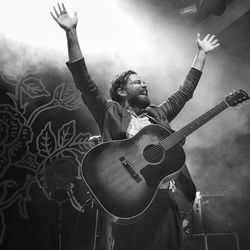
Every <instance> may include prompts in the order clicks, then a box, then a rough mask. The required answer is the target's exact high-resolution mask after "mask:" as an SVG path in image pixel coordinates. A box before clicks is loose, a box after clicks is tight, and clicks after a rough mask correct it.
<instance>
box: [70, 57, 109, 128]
mask: <svg viewBox="0 0 250 250" xmlns="http://www.w3.org/2000/svg"><path fill="white" fill-rule="evenodd" d="M66 64H67V66H68V68H69V70H70V72H71V73H72V76H73V79H74V82H75V85H76V88H77V89H79V90H80V92H81V94H82V100H83V102H84V103H85V105H86V106H87V107H88V109H89V111H90V113H91V114H92V116H93V117H94V119H95V121H96V122H97V124H98V126H99V128H100V130H101V131H102V127H103V121H104V116H105V113H106V110H107V108H108V101H107V100H106V98H105V97H104V95H103V94H102V92H101V91H100V89H99V87H98V86H97V85H96V84H95V82H94V81H93V80H92V79H91V77H90V75H89V73H88V70H87V67H86V64H85V60H84V58H81V59H79V60H77V61H74V62H67V63H66Z"/></svg>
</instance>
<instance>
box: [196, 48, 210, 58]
mask: <svg viewBox="0 0 250 250" xmlns="http://www.w3.org/2000/svg"><path fill="white" fill-rule="evenodd" d="M207 53H208V51H205V50H204V49H198V51H197V55H198V56H203V57H205V56H206V55H207Z"/></svg>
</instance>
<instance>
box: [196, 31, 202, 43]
mask: <svg viewBox="0 0 250 250" xmlns="http://www.w3.org/2000/svg"><path fill="white" fill-rule="evenodd" d="M200 38H201V34H200V33H199V32H198V33H197V35H196V41H200Z"/></svg>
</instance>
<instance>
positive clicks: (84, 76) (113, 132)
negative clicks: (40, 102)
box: [51, 4, 219, 250]
mask: <svg viewBox="0 0 250 250" xmlns="http://www.w3.org/2000/svg"><path fill="white" fill-rule="evenodd" d="M51 15H52V17H53V18H54V19H55V21H56V22H57V23H58V24H59V25H60V27H61V28H63V29H64V30H65V31H66V36H67V42H68V53H69V62H68V63H67V65H68V67H69V69H70V71H71V73H72V75H73V78H74V81H75V84H76V87H77V88H78V89H79V90H80V91H81V93H82V99H83V101H84V103H85V104H86V105H87V107H88V109H89V111H90V112H91V114H92V115H93V117H94V119H95V121H96V122H97V124H98V126H99V129H100V132H101V134H102V137H103V141H104V142H105V141H110V140H117V139H125V138H130V137H132V136H134V135H135V134H136V133H137V132H138V131H139V130H140V129H141V128H143V127H144V126H146V125H149V124H151V123H156V124H160V125H162V126H165V127H166V128H167V129H170V125H169V122H171V121H172V120H173V119H174V118H175V117H176V115H177V114H178V113H179V112H180V110H181V109H182V108H183V106H184V105H185V103H186V102H187V101H188V100H189V99H190V98H191V97H192V95H193V92H194V90H195V88H196V86H197V84H198V81H199V79H200V77H201V73H202V70H203V67H204V63H205V59H206V56H207V53H208V52H209V51H211V50H213V49H215V48H216V47H218V46H219V43H218V40H217V39H215V36H214V35H212V36H210V35H207V36H206V37H205V38H204V39H203V40H201V39H200V34H198V35H197V39H196V42H197V45H198V50H197V54H196V56H195V59H194V61H193V64H192V67H191V69H190V71H189V73H188V75H187V76H186V78H185V81H184V83H183V84H182V85H181V86H180V87H179V90H178V91H176V92H175V93H173V94H172V95H171V96H170V97H169V98H168V99H167V100H166V101H165V102H163V103H162V104H160V105H158V106H155V105H151V104H150V100H149V98H148V90H147V85H146V84H145V83H144V82H143V81H142V79H141V78H140V76H138V75H137V74H136V73H135V72H134V71H131V70H129V71H126V72H123V73H121V74H120V75H117V76H116V77H115V78H114V79H113V80H112V81H111V83H110V96H111V98H112V100H111V101H110V100H107V99H106V98H105V97H104V96H103V94H102V92H101V91H100V90H99V88H98V87H97V85H96V84H95V83H94V82H93V80H92V79H91V77H90V76H89V73H88V71H87V68H86V65H85V61H84V58H83V55H82V52H81V49H80V46H79V42H78V38H77V32H76V26H77V21H78V19H77V14H76V12H75V14H74V17H70V16H69V15H68V14H67V11H66V9H65V6H64V5H63V4H62V5H59V4H58V8H57V9H56V8H55V7H54V13H51ZM111 157H112V156H111ZM175 184H176V187H175ZM175 188H177V189H178V188H179V189H181V190H182V192H183V194H184V197H186V199H187V200H189V201H192V200H193V199H194V197H195V186H194V184H193V182H192V179H191V177H190V175H189V172H188V170H187V168H186V167H184V168H183V171H182V173H181V174H180V175H179V176H178V178H177V179H176V180H175V181H170V182H167V183H165V184H164V183H163V184H162V185H161V187H160V191H159V192H158V194H157V196H156V198H155V200H154V202H153V204H152V205H151V207H150V208H149V209H148V210H149V211H148V212H147V214H146V215H145V216H144V217H143V218H142V219H141V220H140V221H138V222H137V223H135V224H132V225H128V226H121V225H117V224H113V223H111V222H109V221H106V224H105V225H108V226H107V227H105V226H103V228H104V229H105V228H106V229H107V230H106V231H105V230H103V231H102V232H100V242H99V248H98V249H115V250H181V249H183V239H182V220H181V216H180V211H179V208H178V207H177V204H176V202H175V200H174V199H173V195H172V194H171V193H172V191H175ZM110 232H111V233H110ZM104 238H105V240H106V241H105V240H103V239H104Z"/></svg>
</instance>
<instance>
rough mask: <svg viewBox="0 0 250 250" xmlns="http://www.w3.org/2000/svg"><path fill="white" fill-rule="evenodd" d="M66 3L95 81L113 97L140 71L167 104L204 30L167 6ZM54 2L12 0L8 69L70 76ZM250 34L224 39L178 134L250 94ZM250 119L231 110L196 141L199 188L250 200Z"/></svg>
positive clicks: (4, 37)
mask: <svg viewBox="0 0 250 250" xmlns="http://www.w3.org/2000/svg"><path fill="white" fill-rule="evenodd" d="M64 2H65V5H66V8H67V9H68V12H69V14H70V15H73V12H74V10H77V11H78V17H79V23H78V35H79V40H80V44H81V47H82V50H83V54H84V56H85V57H86V62H87V65H88V68H89V71H90V73H91V76H92V77H93V79H94V80H95V81H96V82H97V83H98V84H99V85H100V86H101V89H102V90H103V92H104V93H105V95H106V96H107V97H108V91H107V86H106V83H107V82H109V80H110V79H112V77H113V76H114V75H116V74H117V73H120V72H121V71H125V70H127V69H133V70H135V71H136V72H137V73H138V74H139V75H141V76H142V78H143V79H144V80H145V82H147V83H148V88H149V95H150V98H151V101H152V102H153V103H155V104H159V103H161V102H163V101H164V100H165V99H166V98H167V97H168V95H170V94H171V93H172V92H173V91H175V90H176V89H177V88H178V86H179V84H181V83H182V81H183V79H184V77H185V75H186V73H187V72H188V70H189V68H190V66H191V63H192V61H193V58H194V56H195V53H196V49H197V48H196V44H195V37H196V33H197V32H198V30H196V28H195V27H191V26H190V25H189V23H188V22H187V21H186V20H182V19H179V18H177V16H176V14H175V13H171V10H167V8H165V9H164V8H161V7H159V6H157V7H153V6H152V5H147V4H141V5H139V7H138V6H134V5H132V3H131V2H128V3H127V4H124V2H123V1H111V0H110V1H108V2H107V1H105V2H103V1H97V0H93V1H89V2H86V1H77V0H73V1H64ZM53 4H55V2H51V1H42V2H41V3H39V2H37V1H28V0H24V1H21V2H20V1H17V0H16V1H7V0H4V3H2V5H1V6H2V8H3V9H2V11H1V13H2V14H1V16H0V23H1V36H0V40H1V45H0V51H1V59H0V63H1V65H5V66H4V67H6V65H12V66H13V65H14V66H15V67H16V69H17V72H19V71H24V70H25V69H27V67H29V66H30V65H37V66H39V65H47V67H46V68H50V65H52V66H53V69H54V70H59V71H62V72H64V71H65V68H64V67H65V66H64V63H65V61H66V60H67V48H66V38H65V34H64V32H63V31H62V30H61V29H60V27H59V26H58V25H57V23H55V22H54V20H53V19H52V18H51V16H50V14H49V11H50V10H52V6H53ZM130 4H131V5H130ZM10 13H11V15H10ZM246 23H247V22H246ZM248 23H249V22H248ZM246 30H249V28H248V27H247V25H244V22H243V24H242V22H240V24H234V25H232V27H229V28H228V29H227V30H225V31H223V32H222V33H221V34H219V35H218V38H219V40H220V43H221V46H220V47H219V48H217V49H216V50H215V51H213V52H211V53H210V54H209V55H208V57H207V61H206V65H205V69H204V72H203V75H202V78H201V80H200V83H199V85H198V87H197V89H196V91H195V94H194V97H193V99H192V100H191V101H189V102H188V103H187V105H186V106H185V108H184V109H183V110H182V111H181V113H180V114H179V116H178V117H177V118H176V119H175V120H174V121H173V122H172V127H173V129H175V130H178V129H179V128H181V127H182V126H184V125H186V124H187V123H189V122H191V121H192V120H194V119H195V118H197V117H198V116H199V115H201V114H203V113H204V112H206V111H207V110H209V109H210V108H212V107H213V106H215V105H216V104H218V103H219V102H221V101H222V100H223V99H224V97H225V95H227V94H228V93H230V92H231V91H232V90H233V89H236V90H237V89H239V88H242V89H244V90H246V91H247V92H248V93H250V87H249V83H248V82H249V79H250V71H249V66H250V59H249V53H247V52H245V51H250V50H249V44H250V42H249V41H250V35H249V32H248V33H247V32H246ZM238 34H241V35H240V36H239V35H238ZM202 36H205V34H202ZM2 69H3V68H2ZM3 70H5V69H3ZM17 72H16V73H17ZM16 73H15V72H13V74H16ZM63 75H64V76H65V77H68V76H67V75H66V74H65V73H63ZM249 115H250V111H249V108H248V106H243V107H242V108H241V109H227V110H225V111H223V113H222V114H220V115H218V116H217V117H216V118H214V119H213V120H211V121H209V123H208V124H206V125H204V126H203V127H202V128H200V129H199V130H197V131H196V132H194V133H193V134H192V135H190V136H189V137H188V139H187V142H186V145H185V149H186V152H187V155H188V157H187V158H188V160H187V163H188V166H189V168H190V171H191V173H192V174H193V176H194V179H195V181H196V183H197V187H198V189H199V190H202V191H209V190H211V191H218V190H227V192H228V193H230V195H231V196H232V197H234V198H235V199H236V197H237V199H239V197H241V198H242V199H246V197H247V194H246V190H247V189H248V187H249V184H248V182H249V181H248V180H249V175H250V170H249V160H250V159H249V157H250V156H249V154H248V152H249V149H248V148H249V121H250V119H249ZM242 141H243V142H242ZM243 213H244V214H245V212H244V211H243Z"/></svg>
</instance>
